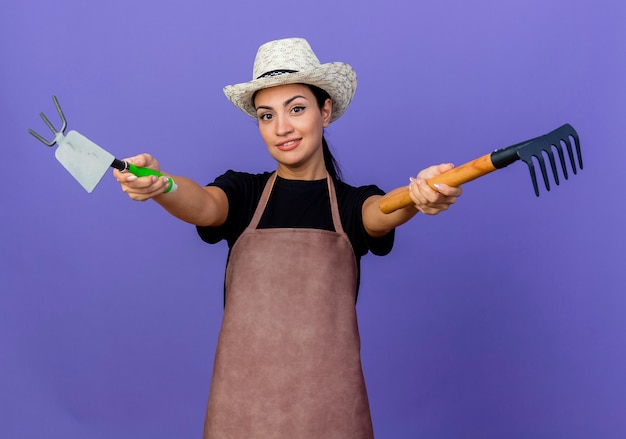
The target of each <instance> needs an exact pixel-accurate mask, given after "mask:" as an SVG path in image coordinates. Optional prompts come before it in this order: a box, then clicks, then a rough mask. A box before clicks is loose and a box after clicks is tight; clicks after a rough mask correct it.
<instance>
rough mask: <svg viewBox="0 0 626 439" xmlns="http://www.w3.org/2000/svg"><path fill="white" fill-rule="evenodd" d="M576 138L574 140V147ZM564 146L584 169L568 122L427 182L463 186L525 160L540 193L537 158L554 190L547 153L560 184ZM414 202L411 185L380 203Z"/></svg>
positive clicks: (390, 208) (387, 208)
mask: <svg viewBox="0 0 626 439" xmlns="http://www.w3.org/2000/svg"><path fill="white" fill-rule="evenodd" d="M572 140H573V143H574V146H573V147H572ZM563 148H565V149H566V150H567V155H568V157H569V162H570V164H571V167H572V171H573V172H574V174H576V160H575V157H574V156H575V155H576V157H577V159H578V167H579V168H580V169H582V168H583V159H582V155H581V153H580V140H579V138H578V133H576V130H574V128H573V127H572V126H571V125H569V124H565V125H563V126H561V127H559V128H557V129H555V130H554V131H551V132H549V133H548V134H545V135H543V136H540V137H536V138H534V139H530V140H527V141H525V142H521V143H518V144H515V145H512V146H509V147H507V148H503V149H497V150H495V151H493V152H491V153H489V154H486V155H484V156H482V157H479V158H477V159H475V160H472V161H470V162H468V163H465V164H464V165H461V166H459V167H456V168H452V169H450V170H449V171H447V172H444V173H443V174H441V175H438V176H436V177H434V178H430V179H428V180H427V183H428V184H429V185H430V186H431V187H433V188H434V185H435V184H438V183H445V184H447V185H450V186H459V185H461V184H463V183H467V182H469V181H472V180H475V179H477V178H478V177H482V176H483V175H485V174H488V173H490V172H493V171H495V170H496V169H501V168H504V167H505V166H508V165H510V164H511V163H513V162H516V161H518V160H522V161H523V162H525V163H526V164H527V165H528V169H529V171H530V178H531V179H532V181H533V187H534V189H535V195H537V196H539V187H538V184H537V174H536V172H535V166H534V164H533V162H534V161H536V162H537V163H539V168H540V169H541V175H542V176H543V182H544V183H545V186H546V189H547V190H550V182H549V181H548V171H547V168H546V161H545V158H544V157H545V156H547V157H548V161H549V162H550V167H551V168H552V173H553V175H554V181H555V183H556V184H557V185H558V184H559V174H558V172H557V167H556V160H555V157H554V151H555V150H556V152H557V154H558V156H559V161H560V163H561V168H562V169H563V176H564V177H565V179H566V180H567V178H568V174H567V167H566V165H565V154H564V152H563ZM574 151H575V153H574ZM412 204H413V202H412V201H411V197H410V196H409V191H408V186H407V190H405V191H401V192H396V193H394V194H388V195H385V196H384V197H383V198H382V199H381V200H380V204H379V207H380V210H381V211H382V212H383V213H391V212H394V211H396V210H398V209H401V208H403V207H407V206H410V205H412Z"/></svg>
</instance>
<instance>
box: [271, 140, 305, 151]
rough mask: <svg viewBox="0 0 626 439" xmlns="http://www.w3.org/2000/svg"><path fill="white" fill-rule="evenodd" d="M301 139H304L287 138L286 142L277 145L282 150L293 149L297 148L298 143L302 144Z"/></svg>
mask: <svg viewBox="0 0 626 439" xmlns="http://www.w3.org/2000/svg"><path fill="white" fill-rule="evenodd" d="M301 140H302V139H291V140H287V141H285V142H282V143H279V144H278V145H276V147H277V148H278V149H280V150H281V151H291V150H293V149H296V148H297V147H298V145H300V141H301Z"/></svg>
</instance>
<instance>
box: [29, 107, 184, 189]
mask: <svg viewBox="0 0 626 439" xmlns="http://www.w3.org/2000/svg"><path fill="white" fill-rule="evenodd" d="M52 100H53V101H54V105H55V107H56V109H57V112H58V113H59V117H60V118H61V122H62V126H61V129H60V130H59V131H57V130H56V128H55V127H54V126H53V125H52V123H50V121H49V120H48V118H47V117H46V116H45V115H44V114H43V113H40V116H41V118H42V119H43V121H44V122H45V123H46V125H48V128H50V131H52V133H53V134H54V139H53V140H46V139H44V138H43V137H42V136H40V135H39V134H37V133H36V132H35V131H33V130H28V132H29V133H30V134H32V135H33V136H35V137H36V138H37V139H39V140H40V141H41V142H43V143H44V144H46V145H48V146H53V145H55V144H57V145H59V147H58V148H57V149H56V151H55V153H54V155H55V157H56V158H57V160H58V161H59V162H60V163H61V164H62V165H63V166H64V167H65V169H67V170H68V171H69V173H70V174H72V176H73V177H74V178H75V179H76V180H77V181H78V182H79V183H80V184H81V186H83V187H84V188H85V190H86V191H87V192H90V193H91V191H93V189H94V188H95V187H96V185H97V184H98V183H99V182H100V180H101V179H102V177H103V176H104V174H105V173H106V171H107V170H108V169H109V168H110V167H112V168H115V169H118V170H120V171H128V172H131V173H132V174H134V175H136V176H137V177H145V176H149V175H155V176H157V177H161V176H162V175H163V174H161V173H160V172H157V171H155V170H153V169H148V168H139V167H137V166H135V165H133V164H132V163H128V162H127V161H125V160H118V159H116V158H115V157H114V156H113V155H112V154H111V153H109V152H107V151H105V150H104V149H102V148H101V147H99V146H98V145H96V144H95V143H94V142H92V141H91V140H89V139H88V138H86V137H85V136H83V135H82V134H80V133H78V132H77V131H70V132H69V133H67V136H66V135H65V134H64V133H65V129H66V128H67V120H66V119H65V115H64V114H63V110H61V106H60V105H59V101H58V100H57V98H56V97H55V96H53V97H52ZM168 178H169V177H168ZM175 190H176V184H175V183H174V181H173V180H172V179H171V178H169V186H168V189H167V190H166V192H173V191H175Z"/></svg>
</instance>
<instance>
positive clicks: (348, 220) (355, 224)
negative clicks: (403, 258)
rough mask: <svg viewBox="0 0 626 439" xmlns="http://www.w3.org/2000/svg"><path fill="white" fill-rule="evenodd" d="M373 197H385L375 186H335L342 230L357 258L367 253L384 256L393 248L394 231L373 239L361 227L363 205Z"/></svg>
mask: <svg viewBox="0 0 626 439" xmlns="http://www.w3.org/2000/svg"><path fill="white" fill-rule="evenodd" d="M374 195H385V192H384V191H383V190H382V189H380V188H379V187H378V186H375V185H368V186H359V187H352V186H349V185H347V184H344V183H339V184H338V185H337V197H338V202H339V210H340V212H341V216H342V225H343V227H344V230H345V231H346V233H347V234H348V236H349V237H350V240H351V241H352V247H353V248H354V252H355V254H356V255H357V256H358V257H361V256H363V255H365V254H366V253H367V252H368V251H369V252H371V253H372V254H374V255H377V256H384V255H387V254H389V252H391V249H392V248H393V243H394V238H395V229H393V230H391V231H390V232H389V233H387V234H386V235H384V236H381V237H377V238H375V237H373V236H370V235H368V233H367V232H366V230H365V226H364V225H363V215H362V211H363V203H365V200H367V199H368V198H369V197H371V196H374Z"/></svg>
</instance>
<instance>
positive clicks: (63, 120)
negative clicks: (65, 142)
mask: <svg viewBox="0 0 626 439" xmlns="http://www.w3.org/2000/svg"><path fill="white" fill-rule="evenodd" d="M52 100H53V101H54V106H55V107H56V109H57V113H59V117H60V118H61V124H62V125H61V129H60V130H59V131H57V129H56V128H55V127H54V125H52V122H50V120H48V118H47V117H46V115H45V114H43V112H42V113H39V116H41V118H42V119H43V121H44V122H45V123H46V125H48V128H50V131H52V133H53V134H54V135H55V138H54V139H52V140H46V139H44V137H43V136H41V135H39V134H37V133H36V132H35V131H34V130H30V129H29V130H28V132H29V133H30V134H32V135H33V136H35V137H36V138H37V139H38V140H39V141H40V142H42V143H44V144H46V145H48V146H53V145H54V144H55V143H56V135H57V134H63V133H65V129H66V128H67V119H65V115H64V114H63V110H62V109H61V105H60V104H59V101H58V99H57V98H56V96H52Z"/></svg>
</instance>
